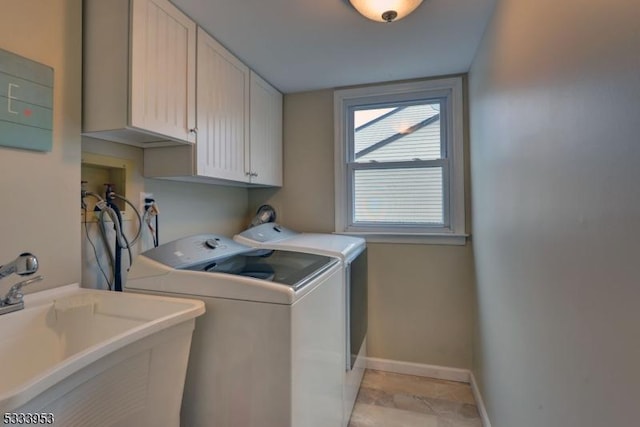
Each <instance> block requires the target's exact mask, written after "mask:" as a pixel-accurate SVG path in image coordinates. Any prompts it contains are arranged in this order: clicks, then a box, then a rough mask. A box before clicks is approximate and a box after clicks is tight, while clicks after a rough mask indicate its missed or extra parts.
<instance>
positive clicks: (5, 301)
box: [0, 252, 43, 314]
mask: <svg viewBox="0 0 640 427" xmlns="http://www.w3.org/2000/svg"><path fill="white" fill-rule="evenodd" d="M36 271H38V258H36V257H35V255H33V254H31V253H29V252H24V253H22V254H20V255H19V256H18V258H16V259H14V260H13V261H11V262H10V263H8V264H5V265H0V279H3V278H5V277H7V276H10V275H11V274H14V273H15V274H17V275H18V276H29V275H31V274H33V273H35V272H36ZM42 279H43V277H42V276H37V277H34V278H32V279H27V280H23V281H21V282H18V283H16V284H15V285H13V286H12V287H11V289H9V292H7V294H6V295H5V296H4V297H2V299H0V314H6V313H11V312H12V311H17V310H22V309H23V308H24V302H23V301H22V298H23V296H24V295H23V294H22V287H23V286H26V285H29V284H31V283H34V282H39V281H40V280H42Z"/></svg>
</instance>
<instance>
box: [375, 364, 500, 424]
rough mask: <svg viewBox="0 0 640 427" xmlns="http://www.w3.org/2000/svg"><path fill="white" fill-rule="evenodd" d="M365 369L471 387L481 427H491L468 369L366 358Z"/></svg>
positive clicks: (478, 391)
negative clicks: (434, 379) (457, 383)
mask: <svg viewBox="0 0 640 427" xmlns="http://www.w3.org/2000/svg"><path fill="white" fill-rule="evenodd" d="M367 368H368V369H375V370H377V371H385V372H393V373H396V374H406V375H416V376H419V377H427V378H436V379H439V380H448V381H457V382H461V383H468V384H469V385H471V391H472V392H473V397H474V398H475V400H476V405H477V407H478V413H479V414H480V419H481V420H482V426H483V427H491V422H490V421H489V416H488V415H487V408H485V406H484V401H483V400H482V395H481V394H480V389H479V388H478V384H477V383H476V379H475V377H474V376H473V372H471V371H470V370H468V369H460V368H450V367H447V366H437V365H425V364H422V363H413V362H401V361H398V360H389V359H378V358H376V357H368V358H367Z"/></svg>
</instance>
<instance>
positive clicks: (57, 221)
mask: <svg viewBox="0 0 640 427" xmlns="http://www.w3.org/2000/svg"><path fill="white" fill-rule="evenodd" d="M81 4H82V2H81V1H80V0H56V1H50V0H30V1H19V0H5V1H3V2H2V6H1V10H2V12H1V13H0V48H2V49H5V50H8V51H11V52H14V53H16V54H18V55H22V56H25V57H27V58H29V59H32V60H34V61H38V62H41V63H43V64H46V65H49V66H51V67H53V68H54V106H53V149H52V151H51V152H48V153H42V152H33V151H26V150H18V149H11V148H5V147H0V175H1V178H0V194H2V207H1V208H0V227H1V229H0V230H1V231H0V235H1V236H2V242H1V243H0V264H3V263H5V262H7V261H10V260H12V259H13V258H14V257H15V256H17V255H18V254H19V253H20V252H23V251H30V252H33V253H34V254H35V255H36V256H37V257H38V259H39V261H40V271H39V273H40V274H42V275H44V276H45V280H44V282H41V283H38V284H34V285H32V289H31V291H34V290H40V289H43V288H49V287H54V286H59V285H64V284H69V283H73V282H79V281H80V262H79V259H80V235H79V229H78V226H77V225H78V221H79V220H80V216H79V211H78V204H79V199H78V191H79V189H80V102H81V101H80V90H81V38H82V34H81V18H82V9H81ZM17 281H18V279H17V278H16V277H15V276H14V277H12V278H9V279H5V280H3V282H2V283H1V288H0V293H2V294H4V292H5V291H6V290H7V288H8V287H9V286H10V285H11V284H12V283H15V282H17Z"/></svg>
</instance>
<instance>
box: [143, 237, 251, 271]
mask: <svg viewBox="0 0 640 427" xmlns="http://www.w3.org/2000/svg"><path fill="white" fill-rule="evenodd" d="M252 250H254V249H253V248H250V247H248V246H245V245H242V244H240V243H237V242H235V241H233V240H232V239H230V238H228V237H224V236H218V235H216V234H198V235H196V236H189V237H184V238H182V239H178V240H174V241H172V242H168V243H165V244H163V245H160V246H158V247H157V248H153V249H151V250H148V251H146V252H144V253H143V254H142V255H144V256H146V257H147V258H150V259H152V260H154V261H157V262H159V263H162V264H164V265H167V266H169V267H172V268H176V269H184V268H188V267H191V266H193V265H197V264H201V263H204V262H208V261H215V260H220V259H225V258H228V257H230V256H233V255H237V254H241V253H244V252H249V251H252Z"/></svg>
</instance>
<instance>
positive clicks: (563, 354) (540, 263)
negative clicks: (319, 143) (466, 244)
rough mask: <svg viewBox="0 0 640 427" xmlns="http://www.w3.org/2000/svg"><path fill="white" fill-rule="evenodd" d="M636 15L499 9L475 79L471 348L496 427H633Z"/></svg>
mask: <svg viewBox="0 0 640 427" xmlns="http://www.w3.org/2000/svg"><path fill="white" fill-rule="evenodd" d="M639 17H640V5H639V3H638V2H637V1H628V0H609V1H595V0H594V1H584V0H565V1H563V2H557V1H553V0H539V1H534V2H532V1H526V0H521V1H506V0H503V1H498V6H497V10H496V13H495V15H494V17H493V21H492V23H491V24H490V27H489V30H488V32H487V33H486V35H485V37H484V40H483V42H482V45H481V48H480V51H479V52H478V55H477V57H476V59H475V61H474V63H473V67H472V70H471V73H470V101H471V131H472V132H471V152H472V156H471V157H472V158H471V165H472V171H473V176H472V183H473V220H474V251H475V259H476V271H477V281H478V291H477V292H478V300H479V309H478V310H479V316H478V335H477V342H478V347H477V349H476V351H475V354H476V356H477V357H476V359H475V362H474V371H475V373H476V375H477V376H478V378H479V379H480V380H481V381H480V382H481V384H482V392H483V394H484V397H485V401H486V403H487V405H488V409H489V415H490V418H491V421H492V425H493V426H494V427H539V426H545V427H556V426H558V427H559V426H563V427H602V426H616V427H632V426H637V425H638V416H637V410H636V407H637V404H638V400H639V399H640V392H639V391H638V384H639V383H640V370H639V369H638V361H639V360H640V339H639V333H638V330H639V329H638V325H640V310H639V309H638V302H639V301H640V286H639V284H640V279H639V278H640V274H639V272H638V264H639V261H640V251H639V250H638V240H639V238H640V196H639V195H640V192H639V191H638V183H639V182H640V167H639V164H640V143H639V135H640V120H639V114H640V71H639V70H640V55H639V54H638V46H640V31H639V29H638V28H639V26H638V22H639V21H638V18H639Z"/></svg>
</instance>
